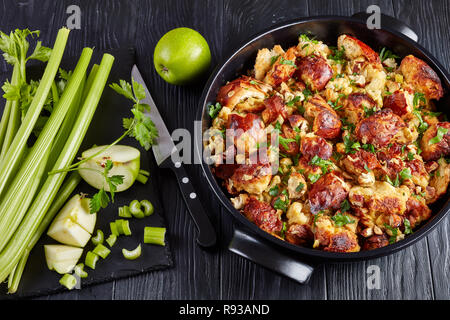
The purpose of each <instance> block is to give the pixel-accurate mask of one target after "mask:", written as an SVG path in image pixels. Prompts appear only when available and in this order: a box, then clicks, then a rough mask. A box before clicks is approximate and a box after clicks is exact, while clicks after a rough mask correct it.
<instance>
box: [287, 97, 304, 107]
mask: <svg viewBox="0 0 450 320" xmlns="http://www.w3.org/2000/svg"><path fill="white" fill-rule="evenodd" d="M300 98H301V97H300V96H296V97H294V98H293V99H292V100H291V101H288V102H286V105H287V106H289V107H291V106H293V105H294V104H295V103H297V102H299V101H300Z"/></svg>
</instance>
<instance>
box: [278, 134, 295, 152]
mask: <svg viewBox="0 0 450 320" xmlns="http://www.w3.org/2000/svg"><path fill="white" fill-rule="evenodd" d="M278 139H279V142H280V144H281V145H282V146H283V148H284V149H286V150H289V145H288V143H291V142H295V139H288V138H283V137H282V136H279V137H278Z"/></svg>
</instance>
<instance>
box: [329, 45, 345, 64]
mask: <svg viewBox="0 0 450 320" xmlns="http://www.w3.org/2000/svg"><path fill="white" fill-rule="evenodd" d="M330 49H331V51H332V52H333V54H331V55H330V56H328V59H330V60H333V61H334V62H335V63H337V64H344V63H345V49H344V47H341V50H338V48H336V47H330Z"/></svg>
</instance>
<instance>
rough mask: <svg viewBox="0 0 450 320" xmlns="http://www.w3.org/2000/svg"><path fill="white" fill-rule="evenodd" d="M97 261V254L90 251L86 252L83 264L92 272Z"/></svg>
mask: <svg viewBox="0 0 450 320" xmlns="http://www.w3.org/2000/svg"><path fill="white" fill-rule="evenodd" d="M98 259H99V258H98V255H97V254H95V253H94V252H92V251H88V253H87V254H86V258H85V260H84V264H85V265H87V266H88V267H89V268H91V269H93V270H94V269H95V265H96V264H97V261H98Z"/></svg>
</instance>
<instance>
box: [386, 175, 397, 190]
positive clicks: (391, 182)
mask: <svg viewBox="0 0 450 320" xmlns="http://www.w3.org/2000/svg"><path fill="white" fill-rule="evenodd" d="M386 181H387V182H388V183H389V184H391V185H392V186H393V187H396V188H397V187H398V186H400V180H399V178H398V174H397V175H396V177H395V179H394V181H392V180H391V178H389V176H388V175H386Z"/></svg>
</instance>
